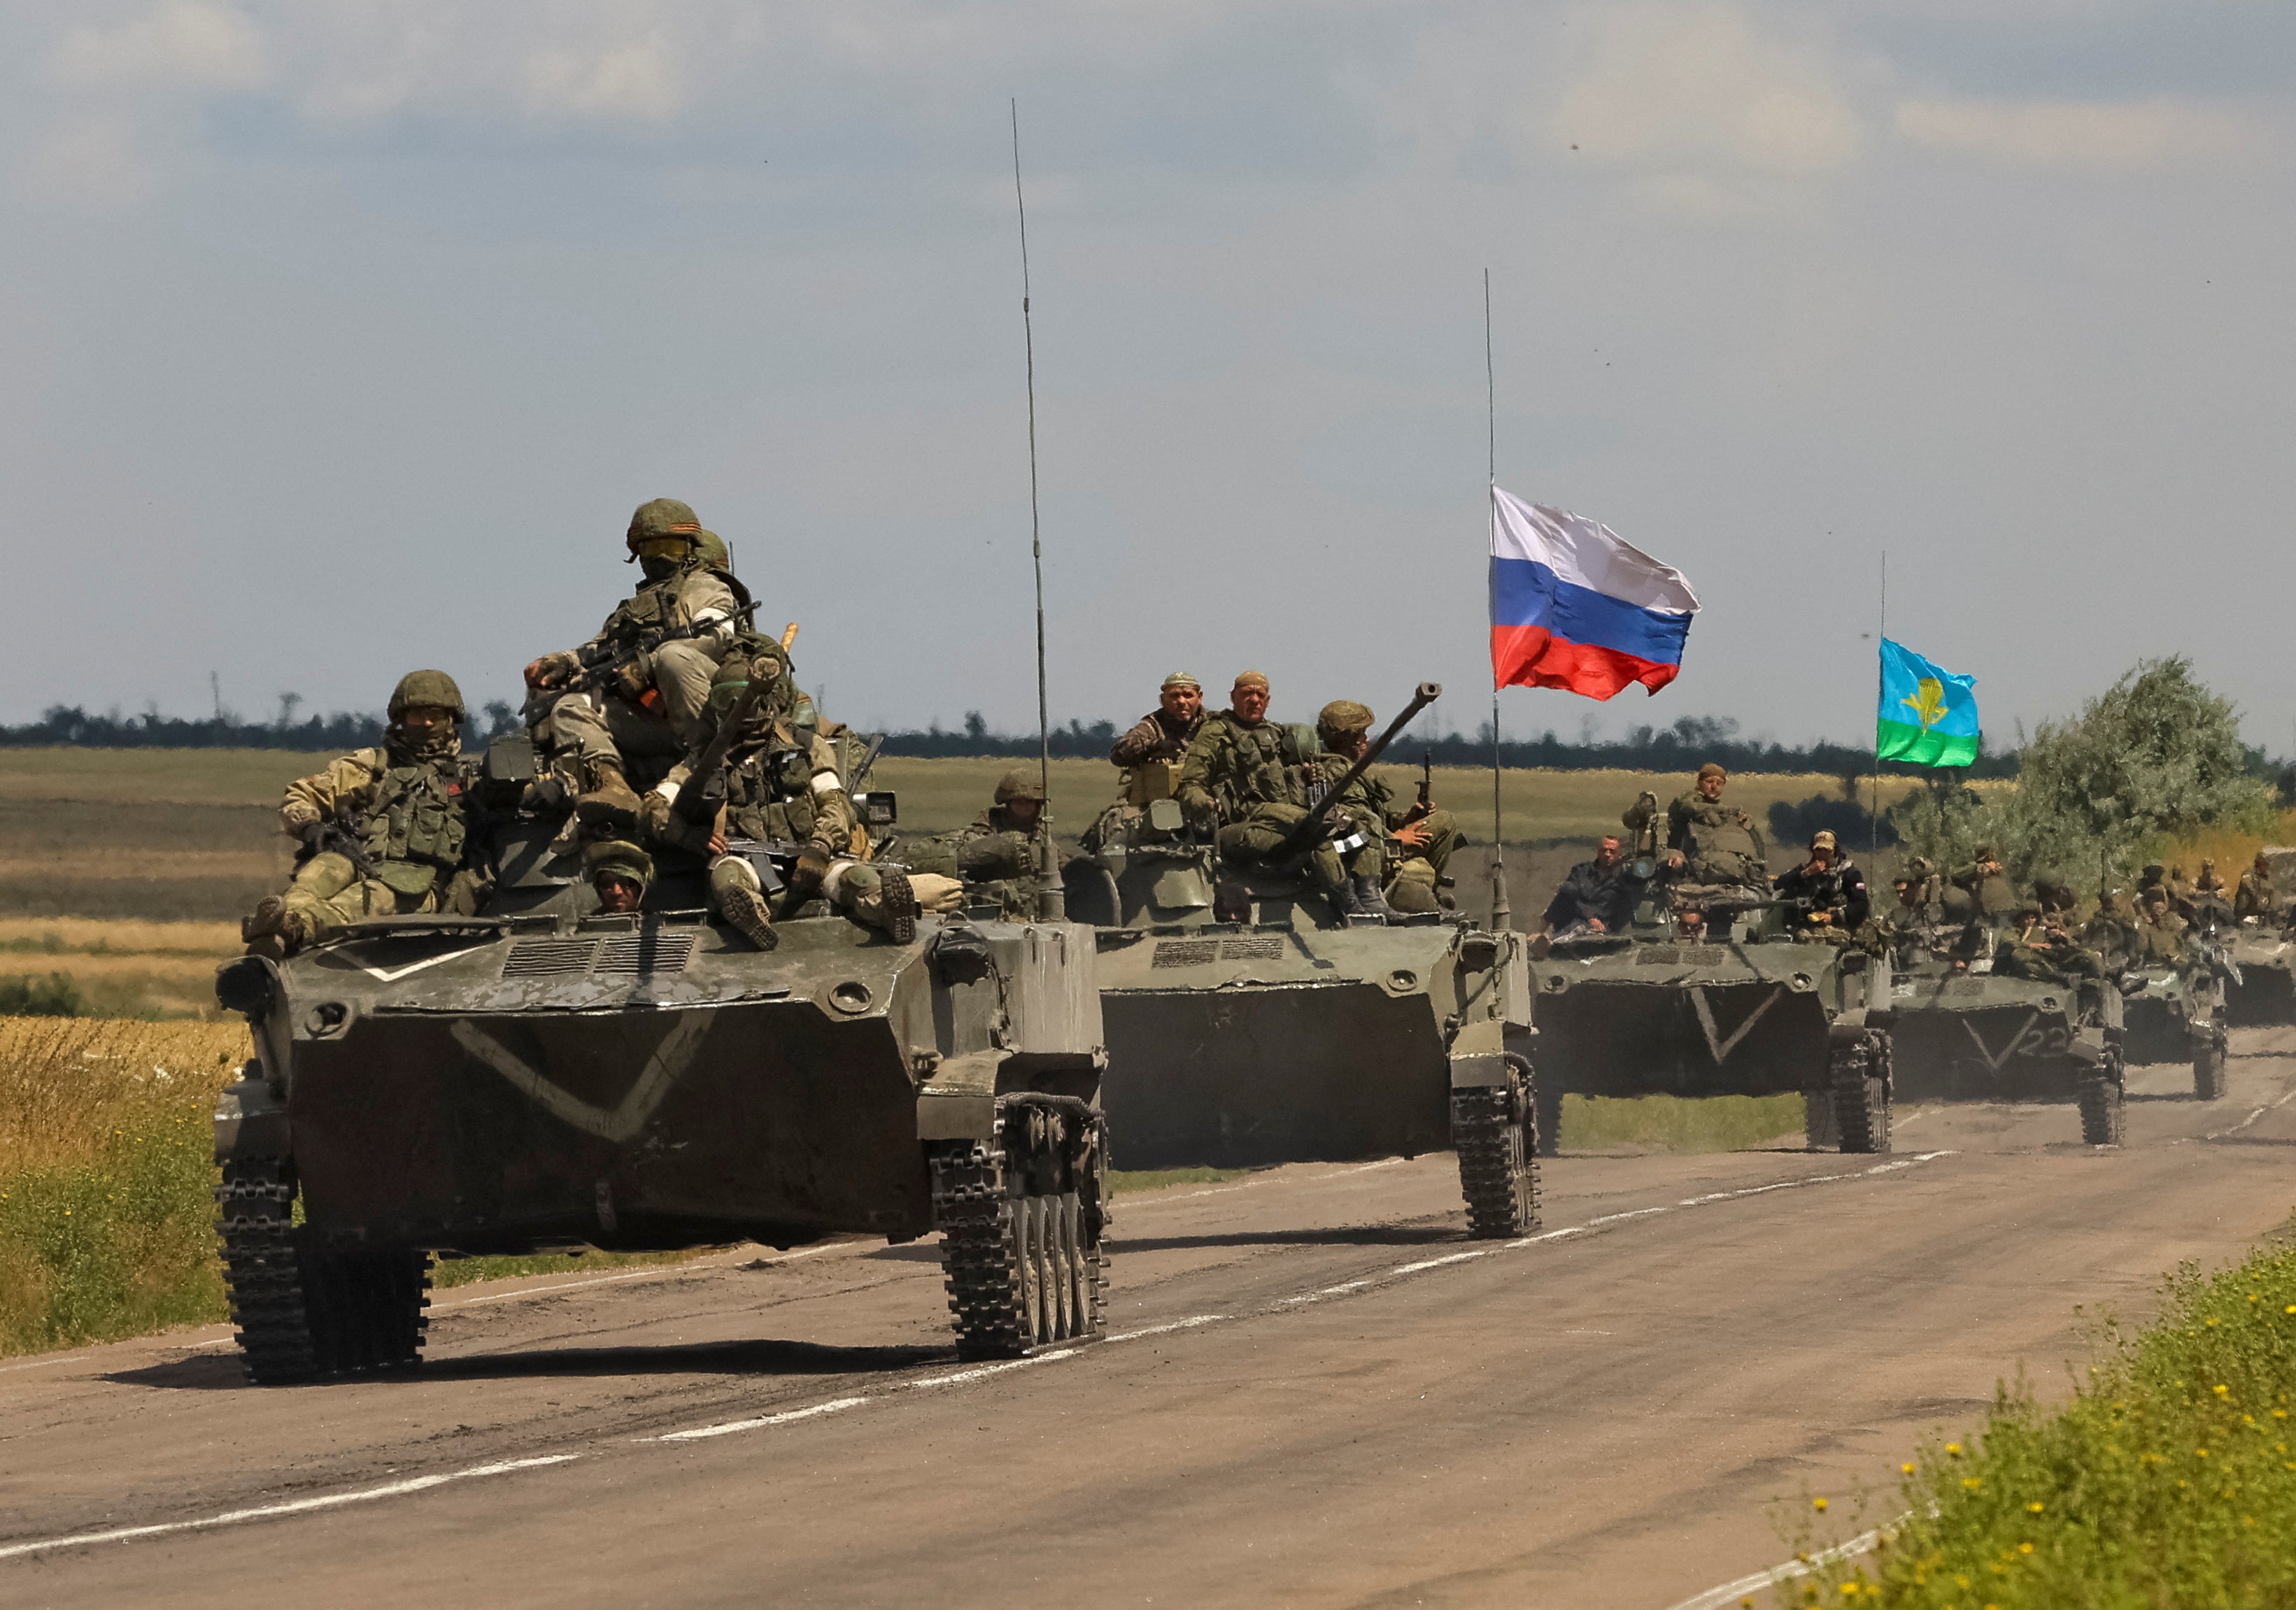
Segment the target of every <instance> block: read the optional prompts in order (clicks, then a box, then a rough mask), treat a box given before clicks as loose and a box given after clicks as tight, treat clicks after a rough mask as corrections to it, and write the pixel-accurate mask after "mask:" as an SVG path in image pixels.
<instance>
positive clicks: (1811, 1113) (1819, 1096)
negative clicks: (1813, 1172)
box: [1801, 1086, 1841, 1152]
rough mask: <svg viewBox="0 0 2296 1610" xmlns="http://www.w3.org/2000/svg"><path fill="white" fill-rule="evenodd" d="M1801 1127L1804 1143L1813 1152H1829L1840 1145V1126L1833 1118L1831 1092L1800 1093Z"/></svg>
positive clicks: (1828, 1089) (1810, 1091)
mask: <svg viewBox="0 0 2296 1610" xmlns="http://www.w3.org/2000/svg"><path fill="white" fill-rule="evenodd" d="M1801 1127H1802V1134H1803V1139H1804V1141H1805V1143H1806V1144H1807V1145H1808V1148H1809V1149H1810V1150H1812V1151H1814V1152H1830V1151H1832V1150H1833V1148H1835V1147H1837V1146H1839V1145H1841V1125H1840V1124H1836V1123H1835V1122H1834V1118H1833V1089H1832V1087H1830V1086H1829V1087H1828V1088H1826V1089H1825V1090H1806V1091H1802V1093H1801Z"/></svg>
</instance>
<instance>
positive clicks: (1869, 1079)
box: [1828, 1030, 1895, 1152]
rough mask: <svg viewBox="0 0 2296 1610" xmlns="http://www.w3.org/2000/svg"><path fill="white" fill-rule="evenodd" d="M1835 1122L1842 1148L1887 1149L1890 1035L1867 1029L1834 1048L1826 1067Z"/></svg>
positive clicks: (1874, 1150) (1855, 1150) (1866, 1150)
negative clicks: (1827, 1068)
mask: <svg viewBox="0 0 2296 1610" xmlns="http://www.w3.org/2000/svg"><path fill="white" fill-rule="evenodd" d="M1828 1071H1829V1073H1830V1075H1831V1078H1830V1081H1829V1083H1831V1085H1832V1087H1833V1115H1834V1124H1835V1128H1836V1131H1837V1132H1838V1133H1839V1134H1840V1136H1841V1140H1840V1144H1841V1149H1842V1150H1843V1151H1845V1152H1885V1151H1888V1150H1889V1149H1890V1095H1891V1087H1892V1085H1893V1084H1894V1083H1895V1081H1893V1080H1892V1079H1891V1078H1890V1037H1889V1036H1888V1035H1887V1034H1881V1033H1878V1032H1875V1031H1873V1030H1868V1031H1867V1032H1866V1033H1865V1034H1860V1035H1858V1036H1857V1039H1856V1040H1855V1041H1854V1042H1851V1043H1850V1044H1848V1045H1845V1046H1841V1047H1838V1048H1836V1049H1835V1050H1834V1051H1833V1058H1832V1064H1831V1067H1830V1068H1829V1070H1828Z"/></svg>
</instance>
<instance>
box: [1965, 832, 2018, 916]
mask: <svg viewBox="0 0 2296 1610" xmlns="http://www.w3.org/2000/svg"><path fill="white" fill-rule="evenodd" d="M1949 881H1950V882H1951V883H1952V884H1953V886H1954V887H1956V888H1957V889H1961V890H1964V891H1965V892H1966V893H1967V894H1968V895H1969V896H1970V898H1971V899H1972V900H1974V901H1975V902H1976V903H1977V911H1978V915H1979V916H1980V917H1983V918H1986V919H1989V920H1990V919H1998V918H2003V917H2006V916H2008V915H2009V913H2010V912H2012V911H2015V910H2016V909H2017V891H2016V889H2015V887H2013V885H2012V884H2011V883H2010V881H2009V874H2008V873H2007V872H2005V871H2004V870H2001V863H2000V861H1999V859H1998V858H1997V857H1996V856H1995V854H1993V851H1992V848H1991V846H1986V845H1980V846H1978V850H1977V856H1976V859H1974V860H1973V861H1972V862H1970V863H1969V864H1968V865H1966V866H1960V867H1956V868H1955V869H1954V870H1953V872H1952V874H1951V876H1950V879H1949Z"/></svg>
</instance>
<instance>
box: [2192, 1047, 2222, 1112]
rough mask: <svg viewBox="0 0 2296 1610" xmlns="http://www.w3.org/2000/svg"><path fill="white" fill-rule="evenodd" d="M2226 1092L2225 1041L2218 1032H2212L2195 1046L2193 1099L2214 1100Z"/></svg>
mask: <svg viewBox="0 0 2296 1610" xmlns="http://www.w3.org/2000/svg"><path fill="white" fill-rule="evenodd" d="M2219 1033H2221V1031H2219ZM2224 1093H2225V1048H2224V1042H2223V1041H2222V1040H2221V1039H2219V1038H2218V1035H2217V1034H2210V1036H2209V1037H2208V1038H2206V1039H2204V1040H2202V1041H2200V1042H2197V1043H2196V1044H2195V1045H2194V1048H2193V1099H2194V1100H2195V1101H2214V1100H2216V1099H2218V1098H2219V1097H2221V1096H2222V1095H2223V1094H2224Z"/></svg>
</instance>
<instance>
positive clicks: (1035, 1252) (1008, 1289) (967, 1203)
mask: <svg viewBox="0 0 2296 1610" xmlns="http://www.w3.org/2000/svg"><path fill="white" fill-rule="evenodd" d="M993 1123H994V1132H993V1134H992V1137H991V1139H989V1140H974V1141H958V1142H954V1143H951V1144H949V1145H948V1146H947V1147H945V1148H942V1149H940V1150H939V1151H938V1152H936V1154H935V1155H934V1156H933V1157H932V1164H931V1165H932V1196H933V1216H934V1219H935V1221H936V1222H938V1223H939V1226H940V1229H941V1263H942V1267H943V1270H944V1271H945V1273H946V1282H947V1287H948V1306H949V1312H950V1314H951V1316H952V1318H953V1319H954V1320H955V1329H956V1351H957V1355H958V1356H959V1357H960V1358H964V1359H1017V1358H1024V1357H1026V1356H1027V1355H1028V1354H1029V1353H1033V1352H1035V1351H1036V1350H1037V1349H1038V1348H1040V1347H1045V1346H1049V1345H1051V1344H1054V1343H1060V1342H1079V1341H1089V1340H1092V1339H1094V1338H1095V1337H1097V1336H1100V1335H1101V1334H1102V1333H1103V1331H1104V1330H1105V1329H1106V1328H1107V1312H1108V1254H1107V1251H1106V1236H1107V1230H1108V1222H1109V1214H1108V1205H1107V1183H1106V1178H1105V1170H1106V1167H1107V1156H1108V1126H1107V1120H1106V1119H1104V1118H1103V1116H1101V1115H1100V1114H1099V1113H1098V1112H1096V1111H1095V1110H1093V1109H1092V1108H1091V1107H1088V1106H1087V1105H1086V1104H1085V1103H1084V1102H1082V1101H1078V1100H1076V1099H1073V1098H1070V1097H1062V1096H1040V1095H1021V1096H1005V1097H999V1098H998V1099H997V1102H996V1117H995V1119H994V1120H993Z"/></svg>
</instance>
